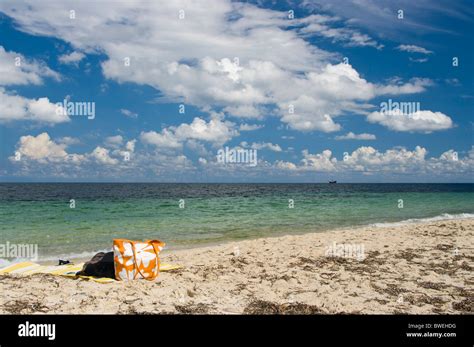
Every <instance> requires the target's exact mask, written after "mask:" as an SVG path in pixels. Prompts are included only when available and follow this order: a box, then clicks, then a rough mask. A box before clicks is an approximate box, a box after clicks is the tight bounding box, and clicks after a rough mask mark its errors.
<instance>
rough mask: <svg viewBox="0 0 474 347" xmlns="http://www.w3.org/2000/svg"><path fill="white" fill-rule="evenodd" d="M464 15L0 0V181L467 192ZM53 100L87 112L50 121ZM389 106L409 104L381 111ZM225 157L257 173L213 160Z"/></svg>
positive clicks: (472, 104)
mask: <svg viewBox="0 0 474 347" xmlns="http://www.w3.org/2000/svg"><path fill="white" fill-rule="evenodd" d="M400 10H402V11H403V18H400V13H401V12H399V11H400ZM71 11H73V12H71ZM289 11H290V12H289ZM291 11H292V12H291ZM473 12H474V10H473V7H472V5H469V3H468V2H467V1H438V2H429V1H418V2H416V3H414V2H413V1H398V2H397V1H390V2H386V1H369V0H365V1H349V0H347V1H335V2H331V5H327V4H322V3H319V2H318V1H288V2H283V1H278V2H273V1H257V2H253V1H248V2H245V3H241V2H230V1H224V0H221V1H210V2H206V6H203V4H199V3H196V2H187V1H176V2H172V3H171V4H170V3H169V2H164V3H158V2H151V1H122V2H117V1H115V2H111V1H102V2H99V3H97V2H92V1H82V2H59V1H45V2H41V3H39V2H36V1H3V2H2V3H1V4H0V33H1V36H0V46H1V47H0V72H1V74H0V106H1V108H0V137H1V138H0V146H1V147H0V155H1V157H0V178H1V180H3V181H127V182H128V181H156V182H161V181H163V182H173V181H186V182H190V181H197V182H221V181H228V182H262V181H276V182H325V181H327V180H330V179H337V180H339V181H344V182H472V181H473V168H474V150H473V118H472V115H473V110H474V92H473V91H474V81H473V76H474V70H473V67H472V61H473V58H474V57H473V49H472V47H474V42H473V35H472V34H473V19H472V15H473V14H474V13H473ZM454 57H456V58H457V60H458V65H457V66H453V58H454ZM236 58H238V59H236ZM128 61H129V62H130V64H129V65H127V63H126V62H128ZM18 62H19V64H18ZM64 100H66V102H70V103H88V105H92V104H93V105H94V107H95V117H93V119H88V118H92V117H87V115H85V114H75V113H77V112H75V111H73V112H68V111H67V110H66V111H65V112H64V113H62V114H58V106H57V103H63V101H64ZM389 100H391V101H392V102H413V103H418V105H419V108H418V109H416V110H413V111H410V112H404V111H401V112H399V111H397V110H394V111H393V112H392V113H390V114H386V113H384V112H382V110H381V103H387V102H389ZM180 105H183V106H184V108H185V112H184V113H180ZM79 113H80V112H79ZM226 147H228V148H230V149H235V150H244V151H250V150H253V151H256V153H257V156H258V164H257V165H256V166H252V165H247V163H245V162H244V163H232V162H230V161H229V160H228V161H227V162H224V163H223V162H221V161H219V160H218V159H217V157H216V155H217V153H218V151H219V150H220V149H224V148H226Z"/></svg>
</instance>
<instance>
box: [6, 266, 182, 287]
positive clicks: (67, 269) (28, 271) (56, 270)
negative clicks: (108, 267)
mask: <svg viewBox="0 0 474 347" xmlns="http://www.w3.org/2000/svg"><path fill="white" fill-rule="evenodd" d="M83 265H84V263H79V264H66V265H40V264H36V263H32V262H30V261H24V262H21V263H16V264H12V265H9V266H7V267H4V268H3V269H0V274H17V275H22V276H28V275H33V274H38V273H44V274H51V275H57V276H65V277H73V278H82V279H85V280H92V281H94V282H98V283H110V282H116V281H115V280H114V279H112V278H105V277H93V276H76V272H78V271H80V270H82V267H83ZM180 268H181V266H180V265H173V264H160V271H171V270H176V269H180Z"/></svg>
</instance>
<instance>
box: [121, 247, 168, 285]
mask: <svg viewBox="0 0 474 347" xmlns="http://www.w3.org/2000/svg"><path fill="white" fill-rule="evenodd" d="M164 246H165V243H164V242H161V241H160V240H147V241H131V240H126V239H114V268H115V279H116V280H119V281H131V280H134V279H137V278H138V279H139V278H144V279H147V280H150V281H151V280H154V279H155V278H156V277H157V276H158V273H159V272H160V257H159V253H160V251H161V250H162V249H163V247H164Z"/></svg>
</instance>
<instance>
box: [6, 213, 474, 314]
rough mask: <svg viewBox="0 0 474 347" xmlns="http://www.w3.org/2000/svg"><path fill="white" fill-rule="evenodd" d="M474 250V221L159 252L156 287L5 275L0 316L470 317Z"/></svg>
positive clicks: (153, 284) (473, 294)
mask: <svg viewBox="0 0 474 347" xmlns="http://www.w3.org/2000/svg"><path fill="white" fill-rule="evenodd" d="M334 243H335V244H336V250H337V249H338V248H337V246H338V245H339V246H340V245H342V244H343V245H345V246H346V247H345V253H344V254H337V252H336V254H335V255H336V256H328V255H327V250H328V247H330V246H331V245H334ZM351 247H352V248H351ZM351 250H352V251H354V252H355V253H350V251H351ZM473 250H474V220H473V219H465V220H448V221H437V222H428V223H421V224H411V225H408V224H407V225H401V226H394V227H384V228H380V227H375V226H374V227H364V228H358V229H352V230H335V231H330V232H324V233H311V234H304V235H289V236H283V237H273V238H262V239H256V240H246V241H239V242H231V243H226V244H223V245H217V246H211V247H202V248H195V249H186V250H177V251H168V252H167V251H165V252H163V253H162V261H163V262H167V263H177V264H181V265H183V266H184V268H183V269H181V270H176V271H174V272H163V273H161V274H160V276H159V278H158V279H157V280H156V281H154V282H148V281H144V280H141V281H134V282H129V283H123V282H115V283H110V284H100V283H95V282H91V281H85V280H80V279H70V278H63V277H58V276H52V275H33V276H30V277H19V276H15V275H4V276H2V277H0V292H1V293H2V294H1V295H0V313H3V314H8V313H20V314H23V313H73V314H87V313H105V314H116V313H119V314H133V313H139V314H141V313H153V314H169V313H197V314H203V313H210V314H214V313H216V314H217V313H223V314H241V313H250V314H263V313H269V314H274V313H303V314H304V313H322V314H335V313H362V314H371V313H386V314H391V313H412V314H418V313H428V314H437V313H450V314H458V313H461V314H472V313H473V312H474V272H473V268H474V254H473ZM361 251H363V253H361ZM340 255H341V256H340ZM344 255H345V256H346V257H345V256H344ZM360 255H364V256H365V258H364V259H360V258H359V259H357V257H356V256H360ZM347 256H348V257H347Z"/></svg>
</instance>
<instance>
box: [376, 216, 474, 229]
mask: <svg viewBox="0 0 474 347" xmlns="http://www.w3.org/2000/svg"><path fill="white" fill-rule="evenodd" d="M472 218H474V214H472V213H459V214H449V213H443V214H441V215H439V216H435V217H427V218H410V219H406V220H402V221H400V222H386V223H374V224H370V226H374V227H378V228H389V227H398V226H403V225H407V224H416V223H425V222H438V221H443V220H459V219H472Z"/></svg>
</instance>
